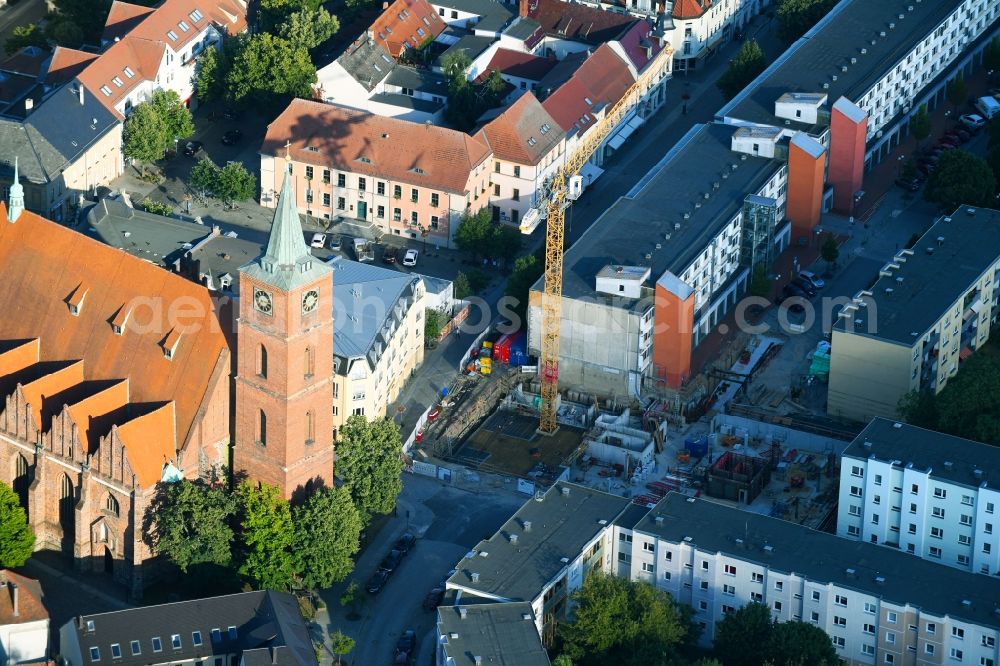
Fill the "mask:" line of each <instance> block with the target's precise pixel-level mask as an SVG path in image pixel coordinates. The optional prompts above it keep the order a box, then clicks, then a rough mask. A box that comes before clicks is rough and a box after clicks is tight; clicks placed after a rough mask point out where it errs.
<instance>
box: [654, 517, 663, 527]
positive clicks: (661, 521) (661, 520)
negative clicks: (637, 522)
mask: <svg viewBox="0 0 1000 666" xmlns="http://www.w3.org/2000/svg"><path fill="white" fill-rule="evenodd" d="M653 520H655V521H656V524H657V525H662V524H663V516H657V517H656V518H654V519H653Z"/></svg>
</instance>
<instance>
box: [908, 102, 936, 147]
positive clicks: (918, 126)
mask: <svg viewBox="0 0 1000 666" xmlns="http://www.w3.org/2000/svg"><path fill="white" fill-rule="evenodd" d="M910 135H911V136H912V137H913V138H914V139H916V141H917V143H918V144H919V143H920V142H921V141H923V140H924V139H926V138H927V137H929V136H930V135H931V118H930V116H928V115H927V105H926V104H921V105H920V108H919V109H917V112H916V113H914V114H913V115H912V116H910Z"/></svg>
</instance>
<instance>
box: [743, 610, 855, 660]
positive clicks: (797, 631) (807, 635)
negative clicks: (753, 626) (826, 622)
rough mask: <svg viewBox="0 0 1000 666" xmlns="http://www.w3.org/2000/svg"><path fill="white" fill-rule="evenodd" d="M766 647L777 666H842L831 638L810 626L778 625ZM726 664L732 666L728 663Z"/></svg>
mask: <svg viewBox="0 0 1000 666" xmlns="http://www.w3.org/2000/svg"><path fill="white" fill-rule="evenodd" d="M762 645H763V646H764V653H765V655H766V657H767V660H768V661H770V662H772V663H773V664H775V666H786V665H788V666H799V665H800V664H801V665H802V666H834V664H839V663H840V658H839V657H838V656H837V651H836V650H835V649H834V648H833V644H832V643H831V642H830V637H829V636H827V635H826V633H825V632H824V631H823V630H822V629H820V628H819V627H817V626H816V625H814V624H810V623H808V622H802V621H799V620H795V621H792V622H778V623H776V624H775V625H774V628H773V629H772V631H771V635H770V637H769V638H768V640H767V642H766V643H763V644H762ZM751 647H752V646H751ZM724 663H725V664H726V666H730V665H729V662H728V661H725V662H724Z"/></svg>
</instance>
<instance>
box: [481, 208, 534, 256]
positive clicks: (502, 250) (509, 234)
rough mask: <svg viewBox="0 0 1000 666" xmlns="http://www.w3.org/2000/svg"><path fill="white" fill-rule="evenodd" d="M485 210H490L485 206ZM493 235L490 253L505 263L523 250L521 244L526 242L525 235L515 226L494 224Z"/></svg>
mask: <svg viewBox="0 0 1000 666" xmlns="http://www.w3.org/2000/svg"><path fill="white" fill-rule="evenodd" d="M483 211H484V212H488V211H486V209H485V208H484V209H483ZM491 235H492V238H491V239H490V240H489V243H488V247H489V252H490V255H491V256H492V257H493V258H494V259H499V260H500V261H502V262H503V263H504V265H506V264H507V263H508V262H509V261H511V260H512V259H513V258H514V257H516V256H517V255H518V253H519V252H520V251H521V245H522V244H523V243H524V240H523V239H524V236H523V234H521V232H520V231H518V230H517V229H515V228H514V227H509V226H506V225H500V226H495V225H494V226H493V233H492V234H491Z"/></svg>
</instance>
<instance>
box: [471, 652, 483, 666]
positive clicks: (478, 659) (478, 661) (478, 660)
mask: <svg viewBox="0 0 1000 666" xmlns="http://www.w3.org/2000/svg"><path fill="white" fill-rule="evenodd" d="M472 659H473V660H474V661H475V662H476V666H482V664H483V658H482V657H480V656H479V655H478V654H477V655H476V656H475V657H473V658H472Z"/></svg>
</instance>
